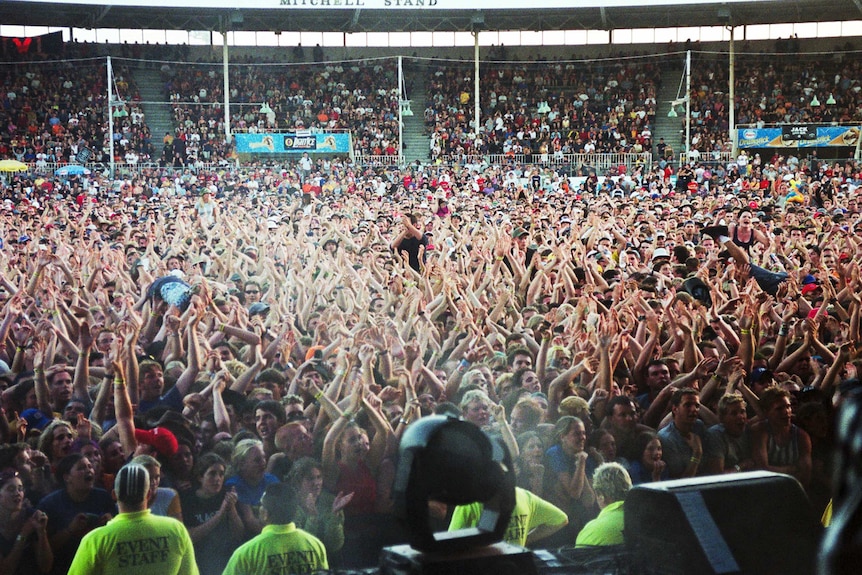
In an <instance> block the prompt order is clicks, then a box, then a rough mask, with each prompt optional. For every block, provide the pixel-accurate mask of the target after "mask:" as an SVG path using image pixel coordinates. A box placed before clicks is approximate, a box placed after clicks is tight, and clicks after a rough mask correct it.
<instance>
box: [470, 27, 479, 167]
mask: <svg viewBox="0 0 862 575" xmlns="http://www.w3.org/2000/svg"><path fill="white" fill-rule="evenodd" d="M472 32H473V150H474V153H475V150H476V147H475V146H476V142H477V141H478V140H479V28H478V27H476V28H474V29H473V30H472Z"/></svg>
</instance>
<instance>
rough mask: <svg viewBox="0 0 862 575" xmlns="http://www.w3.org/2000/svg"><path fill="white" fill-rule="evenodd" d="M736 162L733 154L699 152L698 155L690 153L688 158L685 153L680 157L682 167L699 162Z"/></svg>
mask: <svg viewBox="0 0 862 575" xmlns="http://www.w3.org/2000/svg"><path fill="white" fill-rule="evenodd" d="M692 151H693V150H692ZM735 160H736V158H735V157H734V155H733V152H699V153H697V154H692V153H691V152H689V157H688V158H686V157H685V152H683V153H681V154H680V155H679V163H680V165H682V164H687V163H689V162H697V163H699V164H728V163H730V162H733V161H735Z"/></svg>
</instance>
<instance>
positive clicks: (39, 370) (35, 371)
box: [33, 367, 45, 373]
mask: <svg viewBox="0 0 862 575" xmlns="http://www.w3.org/2000/svg"><path fill="white" fill-rule="evenodd" d="M44 372H45V370H44V369H42V368H41V367H34V368H33V373H44Z"/></svg>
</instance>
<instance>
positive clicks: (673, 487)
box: [625, 471, 820, 575]
mask: <svg viewBox="0 0 862 575" xmlns="http://www.w3.org/2000/svg"><path fill="white" fill-rule="evenodd" d="M819 535H820V526H819V523H818V521H817V518H816V516H815V514H814V512H813V510H812V508H811V504H810V503H809V501H808V498H807V497H806V495H805V492H804V491H803V489H802V486H801V485H800V484H799V482H798V481H796V479H794V478H793V477H790V476H788V475H781V474H778V473H768V472H764V471H757V472H751V473H737V474H733V475H723V476H713V477H703V478H693V479H682V480H676V481H663V482H658V483H648V484H644V485H638V486H636V487H634V488H632V490H631V491H630V492H629V494H628V495H627V497H626V502H625V538H626V544H627V545H628V546H629V549H630V550H631V552H632V554H633V556H634V561H635V563H636V564H637V568H636V572H638V573H642V574H644V575H688V574H691V575H707V574H716V575H718V574H722V575H723V574H728V573H744V574H750V575H773V574H774V575H811V574H812V573H814V560H815V555H816V552H817V544H818V539H819Z"/></svg>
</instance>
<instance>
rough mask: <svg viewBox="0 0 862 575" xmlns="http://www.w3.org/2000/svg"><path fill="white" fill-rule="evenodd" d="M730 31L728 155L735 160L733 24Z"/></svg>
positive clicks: (736, 149) (736, 140) (736, 144)
mask: <svg viewBox="0 0 862 575" xmlns="http://www.w3.org/2000/svg"><path fill="white" fill-rule="evenodd" d="M728 30H730V65H729V67H728V70H727V78H728V82H729V83H730V85H729V86H728V94H729V95H730V102H729V105H730V109H729V110H728V111H727V119H728V124H729V126H728V127H729V128H730V144H731V147H730V153H731V155H732V156H733V157H734V158H735V157H736V154H737V152H738V151H739V149H738V138H737V133H736V58H735V57H734V55H735V49H734V41H733V40H734V38H733V30H734V28H733V24H731V25H730V26H728Z"/></svg>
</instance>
